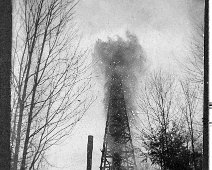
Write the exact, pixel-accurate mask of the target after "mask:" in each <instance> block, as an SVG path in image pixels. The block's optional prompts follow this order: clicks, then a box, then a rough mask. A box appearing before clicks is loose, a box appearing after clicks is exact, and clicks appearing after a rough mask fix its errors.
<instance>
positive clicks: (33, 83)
mask: <svg viewBox="0 0 212 170" xmlns="http://www.w3.org/2000/svg"><path fill="white" fill-rule="evenodd" d="M77 3H78V2H75V1H74V0H20V1H19V3H17V4H16V9H15V11H16V14H17V16H14V18H15V19H16V24H14V25H15V30H16V32H15V33H14V39H13V70H12V71H13V73H12V96H13V100H12V127H11V130H12V135H11V148H12V151H13V152H12V169H13V170H17V169H21V170H24V169H26V168H27V169H39V168H40V166H41V163H42V161H43V160H45V159H46V158H45V153H46V151H47V150H48V149H49V148H50V147H51V146H53V145H56V144H58V143H59V142H60V141H61V140H63V139H64V138H65V136H67V135H68V134H69V133H70V132H71V130H72V129H73V127H74V125H75V124H76V123H77V122H78V121H79V120H80V118H81V117H82V116H83V114H84V113H85V111H86V110H87V109H88V107H89V106H90V104H91V103H92V101H93V98H92V97H90V98H89V97H87V95H86V92H88V89H89V88H90V76H91V75H90V74H89V71H88V69H89V66H88V65H87V61H86V58H85V55H86V52H85V51H80V50H79V41H77V40H76V39H77V36H76V31H77V30H76V29H75V23H74V20H73V17H74V7H75V6H76V5H77ZM19 167H20V168H19Z"/></svg>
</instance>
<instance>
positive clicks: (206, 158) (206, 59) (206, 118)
mask: <svg viewBox="0 0 212 170" xmlns="http://www.w3.org/2000/svg"><path fill="white" fill-rule="evenodd" d="M208 8H209V0H206V1H205V27H204V104H203V170H208V169H209V152H208V150H209V146H208V145H209V135H208V134H209V129H208V124H209V101H208V94H209V90H208V83H209V82H208V80H209V76H208V73H209V71H208V70H209V57H208V49H209V41H208V36H209V34H208V29H209V25H208V24H209V20H208V14H209V10H208Z"/></svg>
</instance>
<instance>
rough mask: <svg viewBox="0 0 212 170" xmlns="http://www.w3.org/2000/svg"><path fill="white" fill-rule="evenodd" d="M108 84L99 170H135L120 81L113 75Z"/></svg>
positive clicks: (119, 78)
mask: <svg viewBox="0 0 212 170" xmlns="http://www.w3.org/2000/svg"><path fill="white" fill-rule="evenodd" d="M110 83H111V84H110V87H109V89H108V90H109V99H108V113H107V121H106V128H105V136H104V142H103V150H102V157H101V165H100V170H137V168H136V162H135V156H134V149H133V145H132V139H131V134H130V127H129V122H128V115H127V109H126V103H125V99H124V91H123V86H122V79H121V77H120V76H118V75H117V74H114V75H113V76H112V78H111V81H110Z"/></svg>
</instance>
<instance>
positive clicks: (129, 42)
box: [93, 32, 146, 107]
mask: <svg viewBox="0 0 212 170" xmlns="http://www.w3.org/2000/svg"><path fill="white" fill-rule="evenodd" d="M93 59H94V61H97V66H96V67H95V71H96V72H97V74H99V73H100V76H101V78H103V79H104V80H105V81H104V82H105V91H106V94H105V104H106V106H107V104H108V97H109V94H108V93H109V87H110V85H111V83H114V79H113V78H112V77H113V76H114V75H116V76H118V77H119V79H120V80H121V82H122V88H123V91H124V96H125V100H126V104H127V105H128V107H131V106H130V105H132V100H131V98H132V96H133V93H134V92H135V88H136V80H137V78H138V77H139V76H141V75H142V72H144V71H145V67H144V65H145V61H146V59H145V55H144V51H143V49H142V47H141V45H140V44H139V42H138V38H137V37H136V35H133V34H131V33H130V32H126V40H124V39H123V38H121V37H119V36H117V39H116V40H114V39H111V38H108V41H106V42H104V41H102V40H98V41H97V42H96V44H95V47H94V54H93Z"/></svg>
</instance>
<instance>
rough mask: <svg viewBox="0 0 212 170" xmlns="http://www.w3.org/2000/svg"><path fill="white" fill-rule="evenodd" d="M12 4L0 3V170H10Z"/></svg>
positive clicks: (5, 0) (8, 0)
mask: <svg viewBox="0 0 212 170" xmlns="http://www.w3.org/2000/svg"><path fill="white" fill-rule="evenodd" d="M11 47H12V2H11V0H1V1H0V170H9V169H10V114H11V113H10V109H11V108H10V71H11Z"/></svg>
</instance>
